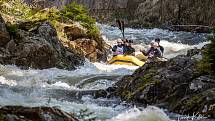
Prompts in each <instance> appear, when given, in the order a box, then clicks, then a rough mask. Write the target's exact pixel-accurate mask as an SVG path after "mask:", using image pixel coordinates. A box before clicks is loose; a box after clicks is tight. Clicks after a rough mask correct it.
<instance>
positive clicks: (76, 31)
mask: <svg viewBox="0 0 215 121" xmlns="http://www.w3.org/2000/svg"><path fill="white" fill-rule="evenodd" d="M64 33H65V34H66V35H67V37H68V38H69V40H70V41H73V40H76V39H78V38H83V37H87V31H86V29H84V28H83V27H82V26H81V25H79V24H78V23H76V24H72V25H70V26H65V27H64Z"/></svg>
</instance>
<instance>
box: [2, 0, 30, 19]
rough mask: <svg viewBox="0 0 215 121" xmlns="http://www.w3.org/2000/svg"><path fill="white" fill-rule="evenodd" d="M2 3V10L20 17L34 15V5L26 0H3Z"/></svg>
mask: <svg viewBox="0 0 215 121" xmlns="http://www.w3.org/2000/svg"><path fill="white" fill-rule="evenodd" d="M0 5H1V7H0V10H1V12H3V13H5V14H7V15H11V16H15V17H17V18H19V19H23V18H24V19H25V18H27V17H28V16H31V15H33V11H32V9H33V6H29V5H27V4H26V3H25V2H24V0H2V1H1V2H0Z"/></svg>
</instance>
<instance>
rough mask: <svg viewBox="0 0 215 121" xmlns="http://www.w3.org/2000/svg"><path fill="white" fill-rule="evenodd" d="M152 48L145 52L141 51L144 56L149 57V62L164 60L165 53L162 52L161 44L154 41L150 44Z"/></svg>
mask: <svg viewBox="0 0 215 121" xmlns="http://www.w3.org/2000/svg"><path fill="white" fill-rule="evenodd" d="M150 46H151V47H150V48H149V49H148V50H147V51H146V52H145V51H143V50H141V52H142V53H143V55H145V56H147V57H148V59H147V61H159V59H160V58H162V56H163V53H162V51H161V50H160V47H159V44H158V43H157V42H155V41H152V42H151V43H150Z"/></svg>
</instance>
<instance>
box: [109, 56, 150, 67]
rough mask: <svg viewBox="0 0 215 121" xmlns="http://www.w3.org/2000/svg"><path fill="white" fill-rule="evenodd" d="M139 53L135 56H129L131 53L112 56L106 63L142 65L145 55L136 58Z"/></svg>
mask: <svg viewBox="0 0 215 121" xmlns="http://www.w3.org/2000/svg"><path fill="white" fill-rule="evenodd" d="M139 57H140V55H138V56H137V57H135V56H131V55H117V56H114V57H113V58H112V59H111V60H110V61H108V64H115V65H128V66H143V65H144V64H145V61H141V60H145V59H146V58H147V57H145V58H144V57H143V56H142V57H141V58H142V59H141V60H140V59H138V58H139Z"/></svg>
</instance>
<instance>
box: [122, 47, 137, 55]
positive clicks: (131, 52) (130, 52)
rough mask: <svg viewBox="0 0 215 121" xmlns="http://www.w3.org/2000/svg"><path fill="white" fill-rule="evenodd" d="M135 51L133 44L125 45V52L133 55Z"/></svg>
mask: <svg viewBox="0 0 215 121" xmlns="http://www.w3.org/2000/svg"><path fill="white" fill-rule="evenodd" d="M134 52H135V49H134V48H133V47H131V46H125V50H124V54H126V55H132V54H133V53H134Z"/></svg>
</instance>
